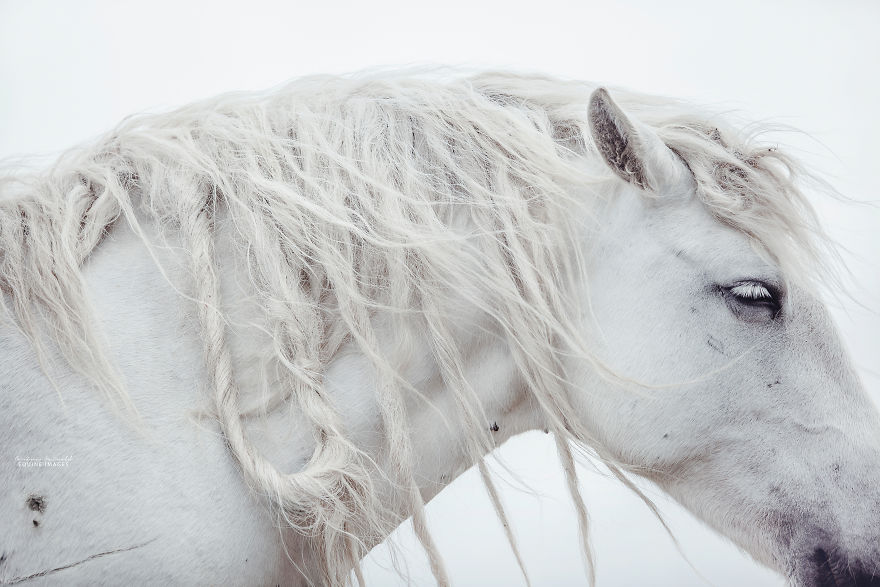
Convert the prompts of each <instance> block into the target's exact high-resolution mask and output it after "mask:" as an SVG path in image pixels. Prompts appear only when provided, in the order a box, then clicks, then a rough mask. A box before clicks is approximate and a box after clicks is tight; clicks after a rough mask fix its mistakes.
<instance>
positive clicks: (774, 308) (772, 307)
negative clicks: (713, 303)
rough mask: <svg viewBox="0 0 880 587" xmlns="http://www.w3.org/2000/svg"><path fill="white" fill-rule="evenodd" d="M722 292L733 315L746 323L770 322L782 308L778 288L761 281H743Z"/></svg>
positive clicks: (723, 288) (724, 288)
mask: <svg viewBox="0 0 880 587" xmlns="http://www.w3.org/2000/svg"><path fill="white" fill-rule="evenodd" d="M721 292H722V294H723V295H724V299H725V301H726V302H727V306H728V307H729V308H730V310H731V311H732V312H733V314H734V315H735V316H736V317H737V318H739V319H740V320H743V321H745V322H768V321H770V320H773V319H774V318H776V316H777V314H779V310H780V308H781V304H780V301H779V299H780V296H779V292H778V291H777V290H776V288H774V287H772V286H770V285H767V284H766V283H763V282H760V281H741V282H739V283H736V284H734V285H732V286H729V287H722V288H721Z"/></svg>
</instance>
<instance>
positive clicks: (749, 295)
mask: <svg viewBox="0 0 880 587" xmlns="http://www.w3.org/2000/svg"><path fill="white" fill-rule="evenodd" d="M730 293H732V294H733V295H735V296H737V297H739V298H746V299H750V300H763V299H768V300H769V299H772V298H773V296H772V295H771V294H770V292H769V291H768V290H767V288H766V287H764V286H763V285H759V284H757V283H741V284H739V285H735V286H733V287H732V288H730Z"/></svg>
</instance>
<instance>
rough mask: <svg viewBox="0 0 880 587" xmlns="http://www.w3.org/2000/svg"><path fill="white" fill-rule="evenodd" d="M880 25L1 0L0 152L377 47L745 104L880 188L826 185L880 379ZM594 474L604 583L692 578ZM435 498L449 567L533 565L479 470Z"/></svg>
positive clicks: (495, 579)
mask: <svg viewBox="0 0 880 587" xmlns="http://www.w3.org/2000/svg"><path fill="white" fill-rule="evenodd" d="M878 25H880V4H878V3H876V2H869V1H864V2H855V1H840V2H834V3H831V2H818V1H805V0H797V1H792V0H787V1H777V2H772V3H771V2H765V1H756V0H746V1H742V0H740V1H737V2H724V3H714V4H713V3H710V2H706V1H677V0H664V1H663V2H654V1H642V2H607V1H606V2H589V1H585V0H581V1H577V2H562V1H558V0H542V1H540V2H537V1H534V0H533V1H531V2H517V1H516V0H504V1H490V2H478V1H476V0H449V1H445V2H437V3H418V2H413V1H407V2H404V1H387V0H373V1H371V2H332V1H327V2H308V3H306V2H278V3H267V2H253V1H252V2H248V3H247V4H245V3H240V4H236V5H233V4H226V3H223V2H219V1H216V0H215V1H213V2H192V3H187V2H183V1H181V0H176V1H173V2H169V1H152V2H144V1H143V0H139V1H137V2H133V1H115V2H111V1H109V0H108V1H104V2H99V1H93V2H84V1H82V2H76V1H64V2H62V1H61V0H58V1H56V2H47V1H35V0H30V1H28V2H20V1H18V0H0V157H4V156H8V155H13V154H21V153H33V152H44V153H48V152H56V151H58V150H60V149H62V148H65V147H68V146H72V145H73V144H75V143H77V142H80V141H82V140H84V139H87V138H89V137H91V136H94V135H96V134H99V133H100V132H102V131H104V130H107V129H108V128H109V127H111V126H113V125H114V124H115V123H117V122H118V121H119V120H120V119H121V118H122V117H124V116H126V115H128V114H131V113H135V112H138V111H142V110H145V109H153V110H155V109H163V108H167V107H171V106H175V105H180V104H183V103H185V102H187V101H191V100H194V99H198V98H202V97H207V96H210V95H212V94H215V93H218V92H222V91H227V90H238V89H260V88H264V87H268V86H271V85H275V84H277V83H279V82H282V81H284V80H286V79H289V78H292V77H296V76H300V75H306V74H313V73H343V72H348V71H354V70H359V69H363V68H370V67H376V66H385V65H406V64H450V65H463V66H469V67H506V68H512V69H516V70H536V71H542V72H546V73H552V74H558V75H562V76H565V77H572V78H580V79H590V80H595V81H598V82H602V83H606V84H610V85H622V86H627V87H630V88H633V89H638V90H643V91H648V92H654V93H662V94H668V95H673V96H678V97H684V98H688V99H691V100H693V101H696V102H700V103H703V104H709V105H713V106H715V107H716V108H718V109H723V110H731V109H736V110H739V111H741V112H742V113H743V114H745V115H746V116H748V117H750V118H753V119H760V120H772V121H777V122H783V123H786V124H789V125H792V126H795V127H797V128H800V129H802V130H803V131H805V133H807V134H802V135H789V136H787V137H784V138H783V139H781V142H783V143H786V144H790V145H793V146H795V147H796V148H797V149H799V150H800V152H801V154H802V156H803V157H805V158H806V159H807V160H808V161H809V162H810V163H811V164H812V165H813V166H815V167H816V169H819V170H822V171H824V172H825V173H826V175H827V176H828V177H829V178H830V179H831V181H832V183H834V185H835V186H836V187H837V188H838V189H839V190H840V191H841V192H843V193H844V194H845V195H847V196H849V197H851V198H854V199H856V200H859V201H869V202H874V204H875V205H874V207H868V206H855V205H843V204H841V203H838V202H827V201H826V202H820V203H819V204H818V205H819V208H820V210H821V212H822V214H823V216H824V217H825V218H826V221H827V224H828V227H829V229H830V230H831V232H832V233H833V235H834V236H835V237H836V238H837V239H839V240H840V241H841V243H842V244H843V245H844V246H846V247H847V248H848V249H849V250H850V251H851V252H852V254H851V255H849V257H848V261H849V267H850V269H851V271H852V273H853V276H854V283H853V285H852V290H851V294H852V298H846V297H843V298H840V299H839V300H837V301H835V302H833V304H832V305H833V306H834V307H835V316H836V318H837V319H838V322H839V324H840V326H841V328H842V331H843V334H844V338H845V339H846V340H847V341H848V343H849V346H850V348H851V350H852V352H853V354H854V357H855V360H856V363H857V365H858V367H859V368H860V370H861V371H862V374H863V377H864V379H865V382H866V383H867V385H868V387H869V388H870V389H871V390H872V392H873V393H874V396H875V398H876V397H880V373H878V371H880V367H878V362H880V361H878V360H877V357H878V356H880V354H878V351H880V344H878V332H880V318H878V312H880V236H878V232H880V208H878V207H877V205H876V204H877V201H878V200H880V198H878V197H877V191H876V188H875V185H876V178H875V177H874V176H875V175H876V173H877V171H878V161H880V148H878V146H877V145H878V136H880V116H878V114H877V108H878V106H880V84H878V79H877V78H878V76H877V72H878V71H880V40H878V38H880V35H878V34H877V27H878ZM860 305H861V306H864V307H860ZM500 452H501V453H502V456H503V458H504V460H505V461H506V462H507V463H508V464H509V465H510V466H511V467H512V468H513V469H514V470H515V471H516V472H517V473H518V474H519V475H520V476H521V477H522V479H523V480H524V481H526V482H527V483H528V484H529V485H530V486H531V487H532V489H533V490H535V491H536V492H539V493H540V494H541V495H542V497H535V496H533V495H529V494H527V493H524V492H523V491H520V490H516V489H513V488H511V489H509V490H507V491H505V501H506V502H507V504H508V506H509V508H510V511H511V516H512V519H513V524H514V527H515V529H516V532H517V535H518V537H519V539H520V541H521V545H522V550H523V554H524V556H525V560H526V564H527V566H528V567H529V570H530V572H531V576H532V580H533V584H534V585H580V584H583V583H584V575H583V572H582V566H581V560H580V555H579V553H578V545H577V535H576V532H577V529H576V522H575V519H574V516H573V513H572V511H571V508H570V506H569V504H568V500H567V498H566V496H565V490H564V483H563V480H562V476H561V473H560V471H559V469H558V466H557V461H556V457H555V454H554V451H553V448H552V446H551V443H550V442H548V439H547V438H545V437H544V436H543V435H541V434H533V435H526V436H524V437H520V438H517V439H514V440H513V441H511V442H510V443H508V445H506V446H505V447H504V448H503V449H502V450H501V451H500ZM583 484H584V486H585V487H586V494H587V499H588V507H589V508H590V509H591V512H592V515H593V518H594V520H595V526H596V529H595V534H594V540H595V543H596V546H597V552H598V565H599V581H600V585H606V586H618V585H621V586H622V585H636V584H643V585H670V586H672V585H700V584H702V583H701V580H700V579H699V577H698V576H697V575H696V574H695V572H694V571H693V570H692V569H691V568H690V567H689V566H688V564H687V563H686V562H684V561H683V560H682V558H681V556H680V555H678V554H677V553H676V551H675V549H674V547H673V546H672V545H671V542H670V541H669V539H668V538H666V537H665V535H664V532H663V530H662V528H661V527H660V526H659V524H658V523H657V522H656V521H654V520H653V518H652V517H651V515H650V514H649V513H648V511H647V509H646V508H645V507H644V506H643V505H641V504H640V502H638V500H637V499H635V498H634V497H632V496H630V495H629V494H628V493H627V492H626V491H625V490H624V489H622V488H621V487H619V486H618V485H617V484H615V483H611V482H610V481H608V480H606V479H604V478H602V477H600V476H598V475H596V474H594V473H590V472H587V471H584V476H583ZM651 495H652V496H657V495H658V492H657V491H656V490H653V491H651ZM661 503H662V504H663V509H664V511H665V512H667V514H668V516H669V518H670V520H671V522H672V525H673V528H674V529H675V531H676V533H677V535H678V537H679V539H680V541H681V543H682V546H683V548H684V550H685V552H686V553H687V554H688V556H689V557H690V559H691V561H692V562H693V564H694V566H695V567H696V568H697V569H698V570H699V572H700V573H702V575H703V576H705V577H706V578H707V579H708V581H709V582H710V583H711V584H714V585H726V586H735V585H737V586H738V585H782V584H783V581H782V580H781V578H778V577H776V576H775V575H774V574H772V573H770V572H769V571H766V570H764V569H762V568H760V567H758V566H756V565H755V564H754V563H751V562H750V561H749V560H748V559H747V558H746V557H744V555H742V554H740V553H739V552H738V551H737V550H736V549H735V548H734V547H732V546H730V545H729V544H727V543H726V542H725V541H724V540H723V539H720V538H718V537H716V536H714V535H713V534H712V533H711V532H709V531H708V530H705V529H703V528H702V527H701V525H700V524H699V523H698V522H696V521H694V520H693V518H691V517H690V516H689V515H688V514H687V513H685V512H683V510H681V508H678V507H677V506H675V505H674V504H671V503H669V502H668V501H663V500H661ZM429 514H430V520H431V524H432V528H433V530H434V532H435V536H436V538H437V541H438V543H439V545H440V548H441V550H442V552H443V553H444V555H445V558H446V562H447V564H448V566H449V568H450V571H451V575H452V578H453V581H454V583H455V584H456V585H474V586H476V585H479V586H482V587H485V586H493V585H518V584H521V583H522V579H521V578H520V577H519V574H518V571H517V569H516V566H515V563H514V561H513V557H512V556H511V555H510V553H509V552H508V550H507V547H506V545H505V542H504V538H503V534H502V532H501V530H500V528H499V526H498V523H497V521H496V520H495V517H494V515H493V514H492V511H491V508H490V507H489V504H488V501H487V499H486V497H485V493H484V491H483V490H482V488H481V487H480V486H479V484H478V482H477V476H476V475H474V474H473V472H472V471H471V472H469V473H468V474H466V475H465V476H464V477H463V478H461V479H459V480H458V481H456V482H455V483H454V484H453V486H452V487H450V488H449V489H448V490H446V491H444V492H443V493H441V495H440V496H438V498H436V499H435V500H434V502H432V503H431V504H430V506H429ZM399 534H400V535H401V540H402V541H403V543H404V545H405V551H406V552H407V553H408V555H407V557H406V560H407V564H408V565H409V567H410V570H411V572H412V578H413V582H414V583H415V584H417V585H430V584H432V582H431V580H430V574H429V572H428V571H427V565H426V563H425V561H424V560H423V558H422V556H421V555H420V554H419V552H418V549H417V548H415V547H412V546H411V539H410V538H408V533H407V531H406V530H405V529H404V531H402V532H400V533H399ZM408 540H409V542H408ZM406 545H409V546H406ZM383 565H387V556H386V553H385V552H384V551H383V550H382V548H381V547H380V548H379V549H377V551H376V552H374V555H373V556H371V559H370V562H368V569H367V571H368V578H371V579H373V580H374V583H373V584H377V585H397V584H401V583H402V580H401V579H399V578H397V577H396V576H395V575H393V574H392V573H390V572H388V571H386V570H384V569H383Z"/></svg>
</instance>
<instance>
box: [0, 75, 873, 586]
mask: <svg viewBox="0 0 880 587" xmlns="http://www.w3.org/2000/svg"><path fill="white" fill-rule="evenodd" d="M803 175H804V171H803V170H802V169H801V168H800V167H799V166H798V165H797V163H796V162H795V161H793V160H792V159H790V158H789V157H788V156H786V155H785V154H784V153H783V152H781V151H780V150H778V149H775V148H769V147H767V146H765V145H761V144H760V143H759V142H758V141H756V140H754V139H752V138H749V137H747V136H745V135H744V133H742V132H741V131H738V130H737V129H734V128H729V127H728V126H727V125H726V124H725V123H724V122H723V121H721V120H720V119H719V118H718V117H716V116H712V115H708V114H703V113H700V112H698V111H696V110H695V109H694V108H693V107H690V106H687V105H684V104H681V103H679V102H675V101H671V100H664V99H659V98H653V97H648V96H643V95H638V94H634V93H627V92H623V91H620V92H615V93H614V98H613V99H612V97H611V95H609V93H608V92H607V91H605V90H604V89H601V88H598V89H597V88H596V87H594V86H592V85H590V84H586V83H580V82H561V81H557V80H553V79H548V78H542V77H524V76H516V75H510V74H483V75H478V76H474V77H469V78H454V79H422V78H416V79H411V78H407V77H402V76H396V75H383V76H373V77H365V78H334V77H321V78H307V79H303V80H299V81H295V82H293V83H291V84H289V85H288V86H285V87H283V88H280V89H278V90H274V91H271V92H266V93H260V94H231V95H224V96H221V97H218V98H215V99H212V100H208V101H205V102H202V103H197V104H194V105H192V106H189V107H185V108H182V109H180V110H177V111H174V112H170V113H166V114H157V115H144V116H139V117H134V118H131V119H129V120H127V121H126V122H124V123H123V124H122V125H120V126H119V127H117V128H116V129H115V130H114V131H113V132H111V133H110V134H108V135H106V136H105V137H103V138H101V139H99V140H97V141H96V142H94V143H93V144H90V145H87V146H83V147H80V148H77V149H73V150H71V151H69V152H67V153H65V154H64V155H63V156H62V157H61V158H60V159H59V160H58V161H57V162H56V163H55V164H54V165H53V166H52V167H51V168H49V169H48V170H45V171H28V170H18V169H7V170H4V177H3V180H2V184H0V289H2V292H3V310H4V316H3V318H2V321H0V440H2V443H0V452H2V455H0V457H2V463H3V464H2V467H3V473H2V475H0V520H2V526H3V528H2V532H0V583H3V584H5V583H8V584H18V583H27V582H30V581H49V582H53V581H57V582H58V583H63V584H94V583H114V584H116V583H122V582H133V583H141V582H144V581H152V582H172V583H186V584H188V583H200V584H208V583H211V584H219V583H222V584H276V583H280V584H330V585H343V584H346V583H348V582H353V581H357V582H359V583H363V577H362V575H361V573H360V570H359V568H360V567H359V561H360V560H361V558H362V557H363V556H364V555H365V554H366V553H367V552H368V550H369V549H370V548H371V547H372V546H374V545H376V544H378V543H379V542H381V541H382V540H383V539H384V538H385V537H387V536H388V535H389V534H390V532H391V531H392V530H393V529H394V528H395V527H396V526H398V525H399V524H401V523H402V522H403V521H404V520H406V519H407V518H409V517H412V521H413V525H414V528H415V531H416V534H417V536H418V537H419V540H420V541H421V543H422V545H423V546H424V548H425V550H426V552H427V553H428V557H429V560H430V562H431V568H432V571H433V573H434V576H435V578H436V579H437V581H438V583H440V584H447V583H448V582H449V580H448V577H447V575H446V572H445V570H444V565H443V561H442V558H441V557H440V554H439V552H438V551H437V548H436V547H435V546H434V544H433V542H432V540H431V535H430V532H429V531H428V528H427V525H426V522H425V517H424V511H423V507H424V503H425V502H426V501H428V500H430V499H431V498H432V497H433V496H434V495H435V494H436V493H437V492H439V491H440V490H441V489H442V488H443V487H444V486H445V485H446V484H448V483H449V482H450V481H451V480H452V479H454V478H455V477H456V476H457V475H459V474H460V473H462V472H463V471H464V470H466V469H467V468H468V467H470V466H472V465H473V464H477V465H478V467H479V469H480V473H481V475H482V478H483V481H484V482H485V484H486V486H487V489H488V491H489V495H490V497H491V498H492V503H493V505H494V507H495V509H496V513H497V514H498V516H499V518H500V519H501V521H502V523H503V524H504V527H505V530H506V532H507V536H508V539H509V541H510V543H511V546H512V548H513V549H514V552H515V553H517V550H516V541H515V533H514V532H513V530H512V529H510V527H509V524H507V522H506V513H505V510H504V507H503V504H502V501H501V499H500V497H499V495H498V493H497V491H496V489H495V485H494V483H493V481H492V476H491V475H490V473H489V471H488V469H487V468H486V466H485V464H484V462H483V458H484V457H485V456H486V455H487V454H488V453H489V452H490V451H491V450H492V449H493V448H494V447H495V446H497V445H498V444H500V443H502V442H504V441H505V440H506V439H508V438H510V437H511V436H513V435H516V434H519V433H521V432H524V431H527V430H532V429H544V430H547V431H549V432H552V433H553V435H554V438H555V442H556V446H557V450H558V453H559V456H560V458H561V462H562V465H563V468H564V469H565V473H566V477H567V480H568V486H569V490H570V494H571V496H572V499H573V500H574V503H575V508H576V511H577V513H578V522H579V524H580V527H581V537H582V543H583V550H584V557H585V562H586V567H587V574H588V575H589V577H588V578H589V579H590V580H592V567H593V561H592V556H591V549H590V545H589V532H588V530H589V528H588V517H587V512H586V508H585V506H584V504H583V502H582V500H581V497H580V493H579V488H578V479H577V476H576V474H575V468H574V457H573V453H572V446H577V447H579V449H580V450H585V451H588V452H590V453H591V454H593V455H594V456H596V457H597V458H599V459H601V460H602V461H603V462H604V463H606V464H607V465H608V466H609V467H610V469H611V470H612V471H613V472H614V473H615V474H616V475H617V476H619V477H620V479H621V480H622V481H623V483H624V484H627V485H628V486H629V487H630V488H634V486H632V483H631V481H629V479H628V477H627V476H626V475H627V474H630V473H631V474H636V475H640V476H643V477H645V478H647V479H650V480H651V481H653V482H655V483H656V484H657V485H658V486H659V487H661V488H662V489H664V490H665V491H666V492H668V493H669V494H670V495H672V496H673V497H674V498H675V499H677V500H678V501H679V502H680V503H682V504H683V505H684V506H685V507H687V508H688V509H689V510H690V511H692V512H693V513H694V514H695V515H697V516H698V517H700V518H701V519H702V520H704V521H705V522H706V523H707V524H709V525H710V526H711V527H713V528H714V529H715V530H717V531H718V532H720V533H721V534H723V535H725V536H727V537H729V538H730V539H731V540H732V541H734V542H735V543H736V544H738V545H739V546H740V547H742V548H743V549H745V550H746V551H748V552H749V553H750V554H751V555H752V556H753V557H754V558H755V559H757V560H758V561H760V562H762V563H763V564H765V565H767V566H769V567H771V568H773V569H775V570H777V571H778V572H780V573H781V574H783V575H784V576H785V577H787V579H788V580H789V581H790V582H791V584H793V585H798V586H805V587H806V586H810V587H813V586H817V587H819V586H821V587H824V586H831V585H858V586H867V585H880V578H875V576H877V575H880V524H878V522H880V467H878V465H880V441H878V439H880V420H878V414H877V411H876V409H875V407H874V406H873V405H872V403H871V401H870V399H869V398H868V396H867V395H866V393H865V391H864V389H863V388H862V385H861V383H860V382H859V380H858V377H857V375H856V374H855V372H854V370H853V368H852V367H851V365H850V364H849V362H848V358H847V355H846V353H845V351H844V350H843V348H842V346H841V343H840V342H839V339H838V336H837V334H836V332H835V329H834V326H833V324H832V323H831V321H830V319H829V317H828V315H827V313H826V311H825V309H824V307H823V305H822V303H821V302H820V301H819V298H818V294H817V290H818V284H819V282H820V280H821V279H822V276H823V275H824V273H823V270H822V266H823V261H822V259H823V258H824V255H823V246H824V245H825V242H824V241H823V236H822V231H821V227H820V224H819V222H818V220H817V218H816V216H815V214H814V212H813V211H812V208H811V207H810V205H809V202H808V200H807V198H806V197H805V196H804V195H803V194H802V192H801V191H800V188H799V185H800V184H799V181H800V179H801V177H802V176H803ZM56 458H57V459H60V462H61V464H63V465H64V466H54V465H57V464H58V463H56V462H48V461H46V459H49V460H50V461H51V460H53V459H56ZM50 465H52V466H50ZM517 558H518V560H519V559H520V557H519V555H518V553H517ZM519 562H520V565H521V566H522V567H523V568H525V564H524V562H523V561H522V560H519Z"/></svg>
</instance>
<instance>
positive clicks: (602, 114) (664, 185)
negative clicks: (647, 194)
mask: <svg viewBox="0 0 880 587" xmlns="http://www.w3.org/2000/svg"><path fill="white" fill-rule="evenodd" d="M588 115H589V119H590V133H591V134H592V136H593V141H594V142H595V143H596V147H597V148H598V149H599V153H601V155H602V157H603V158H604V159H605V162H606V163H607V164H608V166H609V167H611V169H613V170H614V172H615V173H616V174H617V175H619V176H620V177H621V178H623V179H624V180H626V181H628V182H629V183H631V184H633V185H635V186H638V187H640V188H642V189H644V190H650V191H652V192H654V193H657V194H662V193H664V192H666V191H667V190H668V189H669V188H671V187H672V186H674V185H677V184H678V183H679V182H680V181H681V180H682V178H683V175H682V174H683V172H685V169H684V163H683V162H682V161H681V160H680V159H679V158H678V156H677V155H676V154H675V153H673V152H672V150H671V149H670V148H669V147H667V146H666V145H665V144H664V143H663V141H662V140H660V137H659V136H657V133H655V132H654V131H653V130H651V129H650V128H648V127H647V126H645V125H643V124H641V123H639V122H638V121H636V120H632V119H630V118H629V117H627V115H626V114H625V113H624V112H623V110H621V109H620V106H618V105H617V104H615V102H614V100H612V99H611V96H609V95H608V91H607V90H605V88H598V89H597V90H596V91H594V92H593V94H592V95H591V96H590V106H589V110H588Z"/></svg>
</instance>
